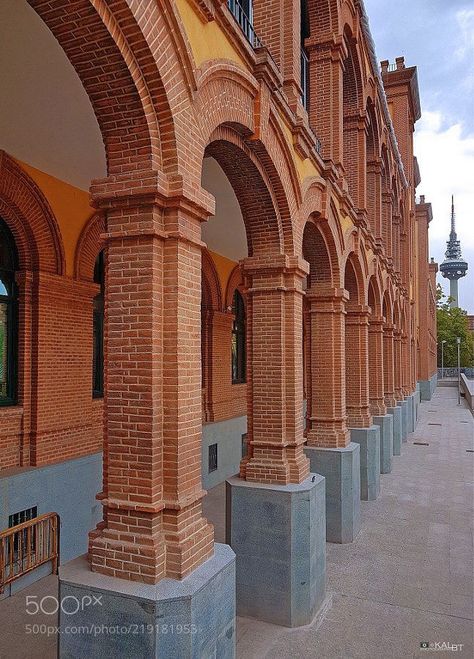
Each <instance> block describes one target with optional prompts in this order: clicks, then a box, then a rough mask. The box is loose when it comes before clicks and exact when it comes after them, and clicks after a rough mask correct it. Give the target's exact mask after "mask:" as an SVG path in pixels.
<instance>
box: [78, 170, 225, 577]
mask: <svg viewBox="0 0 474 659" xmlns="http://www.w3.org/2000/svg"><path fill="white" fill-rule="evenodd" d="M139 174H140V176H138V175H137V177H136V179H135V180H129V179H128V178H126V177H125V176H124V177H123V178H122V177H119V176H116V177H113V178H110V179H105V180H103V181H97V182H96V183H95V185H94V186H93V187H92V198H93V200H94V202H95V204H96V205H97V206H98V207H100V208H105V209H107V230H108V233H107V235H106V238H107V266H106V271H107V272H106V306H105V316H106V320H105V335H106V368H105V398H104V413H105V418H106V432H107V438H106V448H105V450H106V461H105V465H106V467H105V468H106V474H105V478H104V482H105V488H104V492H103V493H102V495H101V498H102V499H103V504H104V506H105V510H106V525H105V526H104V527H103V528H98V529H97V530H96V531H94V532H93V533H92V534H91V537H90V551H89V556H90V562H91V568H92V570H93V571H97V572H102V573H104V574H107V575H110V576H114V577H120V578H123V579H129V580H133V581H142V582H146V583H156V582H157V581H159V580H160V579H161V578H162V577H165V576H169V577H173V578H182V577H183V576H185V575H187V574H188V573H189V572H191V571H192V570H193V569H194V568H195V567H197V566H198V565H199V564H200V563H202V562H203V561H204V560H206V559H207V558H208V557H210V556H211V555H212V553H213V530H212V526H211V525H209V524H208V523H207V521H206V520H205V519H204V518H203V517H202V507H201V500H202V497H203V494H204V493H203V491H202V486H201V444H200V433H201V422H202V411H201V358H200V353H201V344H200V342H201V286H200V280H201V241H200V222H201V220H202V219H204V218H205V217H206V216H207V215H208V214H209V210H208V209H204V208H202V207H201V206H198V205H197V204H195V203H194V202H193V201H192V200H187V199H185V198H184V195H182V196H180V195H179V193H177V195H176V197H175V198H174V199H173V200H172V201H171V200H167V201H168V203H169V205H168V204H167V205H166V206H165V205H164V203H162V201H161V200H162V199H165V201H166V197H165V193H166V190H167V188H166V187H165V184H164V183H165V182H163V181H161V179H160V175H157V174H156V173H153V172H139ZM205 199H206V200H207V197H206V198H205Z"/></svg>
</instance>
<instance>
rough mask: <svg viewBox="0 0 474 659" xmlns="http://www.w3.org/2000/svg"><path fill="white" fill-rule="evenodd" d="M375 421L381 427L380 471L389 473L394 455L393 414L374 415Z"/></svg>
mask: <svg viewBox="0 0 474 659" xmlns="http://www.w3.org/2000/svg"><path fill="white" fill-rule="evenodd" d="M373 421H374V425H376V426H378V427H379V428H380V473H381V474H389V473H390V472H391V471H392V457H393V416H392V415H391V414H385V415H384V416H374V417H373Z"/></svg>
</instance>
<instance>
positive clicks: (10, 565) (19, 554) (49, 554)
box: [0, 513, 59, 593]
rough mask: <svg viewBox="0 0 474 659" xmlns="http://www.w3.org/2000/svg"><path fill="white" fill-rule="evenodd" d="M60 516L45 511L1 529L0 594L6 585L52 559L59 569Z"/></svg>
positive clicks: (55, 571) (56, 569)
mask: <svg viewBox="0 0 474 659" xmlns="http://www.w3.org/2000/svg"><path fill="white" fill-rule="evenodd" d="M58 535H59V516H58V514H57V513H46V514H45V515H40V516H39V517H35V518H34V519H30V520H28V521H27V522H23V523H22V524H18V525H17V526H13V527H12V528H11V529H6V530H5V531H1V532H0V593H2V592H3V590H4V588H5V586H6V585H8V584H10V583H12V581H15V580H16V579H19V578H20V577H22V576H23V575H24V574H27V573H28V572H31V571H32V570H34V569H36V568H37V567H39V566H40V565H43V563H48V562H49V561H52V564H53V566H52V567H53V574H56V573H57V571H58V559H59V541H58Z"/></svg>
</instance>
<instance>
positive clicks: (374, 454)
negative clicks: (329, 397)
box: [350, 425, 380, 501]
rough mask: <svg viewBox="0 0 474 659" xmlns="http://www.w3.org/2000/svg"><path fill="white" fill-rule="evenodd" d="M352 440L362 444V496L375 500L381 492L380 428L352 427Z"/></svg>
mask: <svg viewBox="0 0 474 659" xmlns="http://www.w3.org/2000/svg"><path fill="white" fill-rule="evenodd" d="M350 431H351V440H352V441H353V442H355V443H356V444H359V446H360V498H361V499H362V500H363V501H373V500H374V499H376V498H377V497H378V495H379V493H380V429H379V427H378V426H375V425H374V426H370V428H350Z"/></svg>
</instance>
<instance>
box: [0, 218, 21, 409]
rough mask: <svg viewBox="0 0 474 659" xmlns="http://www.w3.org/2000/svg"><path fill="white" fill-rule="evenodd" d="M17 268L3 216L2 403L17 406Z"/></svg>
mask: <svg viewBox="0 0 474 659" xmlns="http://www.w3.org/2000/svg"><path fill="white" fill-rule="evenodd" d="M17 269H18V254H17V251H16V246H15V241H14V239H13V236H12V234H11V231H10V229H9V228H8V227H7V225H6V224H5V222H4V221H3V220H2V219H1V218H0V405H14V404H15V402H16V400H15V399H16V343H17V317H16V316H17V314H16V286H15V270H17Z"/></svg>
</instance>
